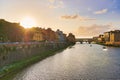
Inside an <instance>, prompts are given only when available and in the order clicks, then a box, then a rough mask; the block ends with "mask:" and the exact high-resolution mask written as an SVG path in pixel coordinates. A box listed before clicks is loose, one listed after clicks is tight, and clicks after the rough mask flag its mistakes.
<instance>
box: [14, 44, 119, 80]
mask: <svg viewBox="0 0 120 80" xmlns="http://www.w3.org/2000/svg"><path fill="white" fill-rule="evenodd" d="M108 53H109V54H108ZM119 75H120V48H113V47H107V48H106V49H105V50H103V46H101V45H97V44H92V47H90V45H89V44H79V43H76V45H74V46H71V47H68V48H67V49H66V50H64V51H62V52H60V53H58V54H56V55H54V56H52V57H49V58H47V59H45V60H43V61H41V62H39V63H36V64H35V65H33V66H31V67H29V68H27V69H26V70H24V71H22V72H20V73H19V74H18V75H17V76H16V77H15V78H14V80H73V79H76V80H79V79H94V80H95V79H97V80H98V79H104V80H106V79H120V76H119Z"/></svg>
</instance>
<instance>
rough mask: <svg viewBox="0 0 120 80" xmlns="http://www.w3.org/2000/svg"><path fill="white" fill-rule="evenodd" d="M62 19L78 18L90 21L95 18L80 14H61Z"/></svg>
mask: <svg viewBox="0 0 120 80" xmlns="http://www.w3.org/2000/svg"><path fill="white" fill-rule="evenodd" d="M61 18H62V19H78V20H80V21H90V20H96V19H95V18H89V17H84V16H80V15H77V14H75V15H64V16H61Z"/></svg>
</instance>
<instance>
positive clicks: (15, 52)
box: [0, 42, 71, 77]
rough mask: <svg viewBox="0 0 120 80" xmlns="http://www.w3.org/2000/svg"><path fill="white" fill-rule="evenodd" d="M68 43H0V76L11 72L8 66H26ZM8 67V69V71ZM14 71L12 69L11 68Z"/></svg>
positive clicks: (64, 46)
mask: <svg viewBox="0 0 120 80" xmlns="http://www.w3.org/2000/svg"><path fill="white" fill-rule="evenodd" d="M69 45H71V44H68V43H50V42H49V43H45V42H41V43H32V44H29V43H26V44H15V45H13V44H12V45H11V44H10V45H0V77H3V76H4V75H6V73H9V72H11V71H12V70H11V69H10V68H14V66H15V68H16V66H18V67H20V65H23V66H22V68H23V67H24V66H27V65H28V64H31V63H35V62H36V61H38V60H42V59H44V58H46V57H48V56H51V55H53V53H54V52H56V51H59V50H61V49H64V48H66V47H68V46H69ZM9 69H10V71H8V70H9ZM13 71H14V69H13Z"/></svg>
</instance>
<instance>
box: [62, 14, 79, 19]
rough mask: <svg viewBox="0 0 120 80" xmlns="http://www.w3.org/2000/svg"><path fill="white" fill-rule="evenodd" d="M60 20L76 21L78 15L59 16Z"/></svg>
mask: <svg viewBox="0 0 120 80" xmlns="http://www.w3.org/2000/svg"><path fill="white" fill-rule="evenodd" d="M61 18H62V19H76V18H78V15H64V16H61Z"/></svg>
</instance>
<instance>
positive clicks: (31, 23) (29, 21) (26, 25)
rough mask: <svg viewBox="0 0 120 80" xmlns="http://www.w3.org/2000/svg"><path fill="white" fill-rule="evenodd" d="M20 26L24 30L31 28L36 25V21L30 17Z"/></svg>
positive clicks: (22, 21) (24, 19)
mask: <svg viewBox="0 0 120 80" xmlns="http://www.w3.org/2000/svg"><path fill="white" fill-rule="evenodd" d="M20 25H21V26H23V27H24V28H31V27H34V26H35V25H36V23H35V21H34V19H32V18H30V17H25V18H23V19H22V20H21V21H20Z"/></svg>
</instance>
